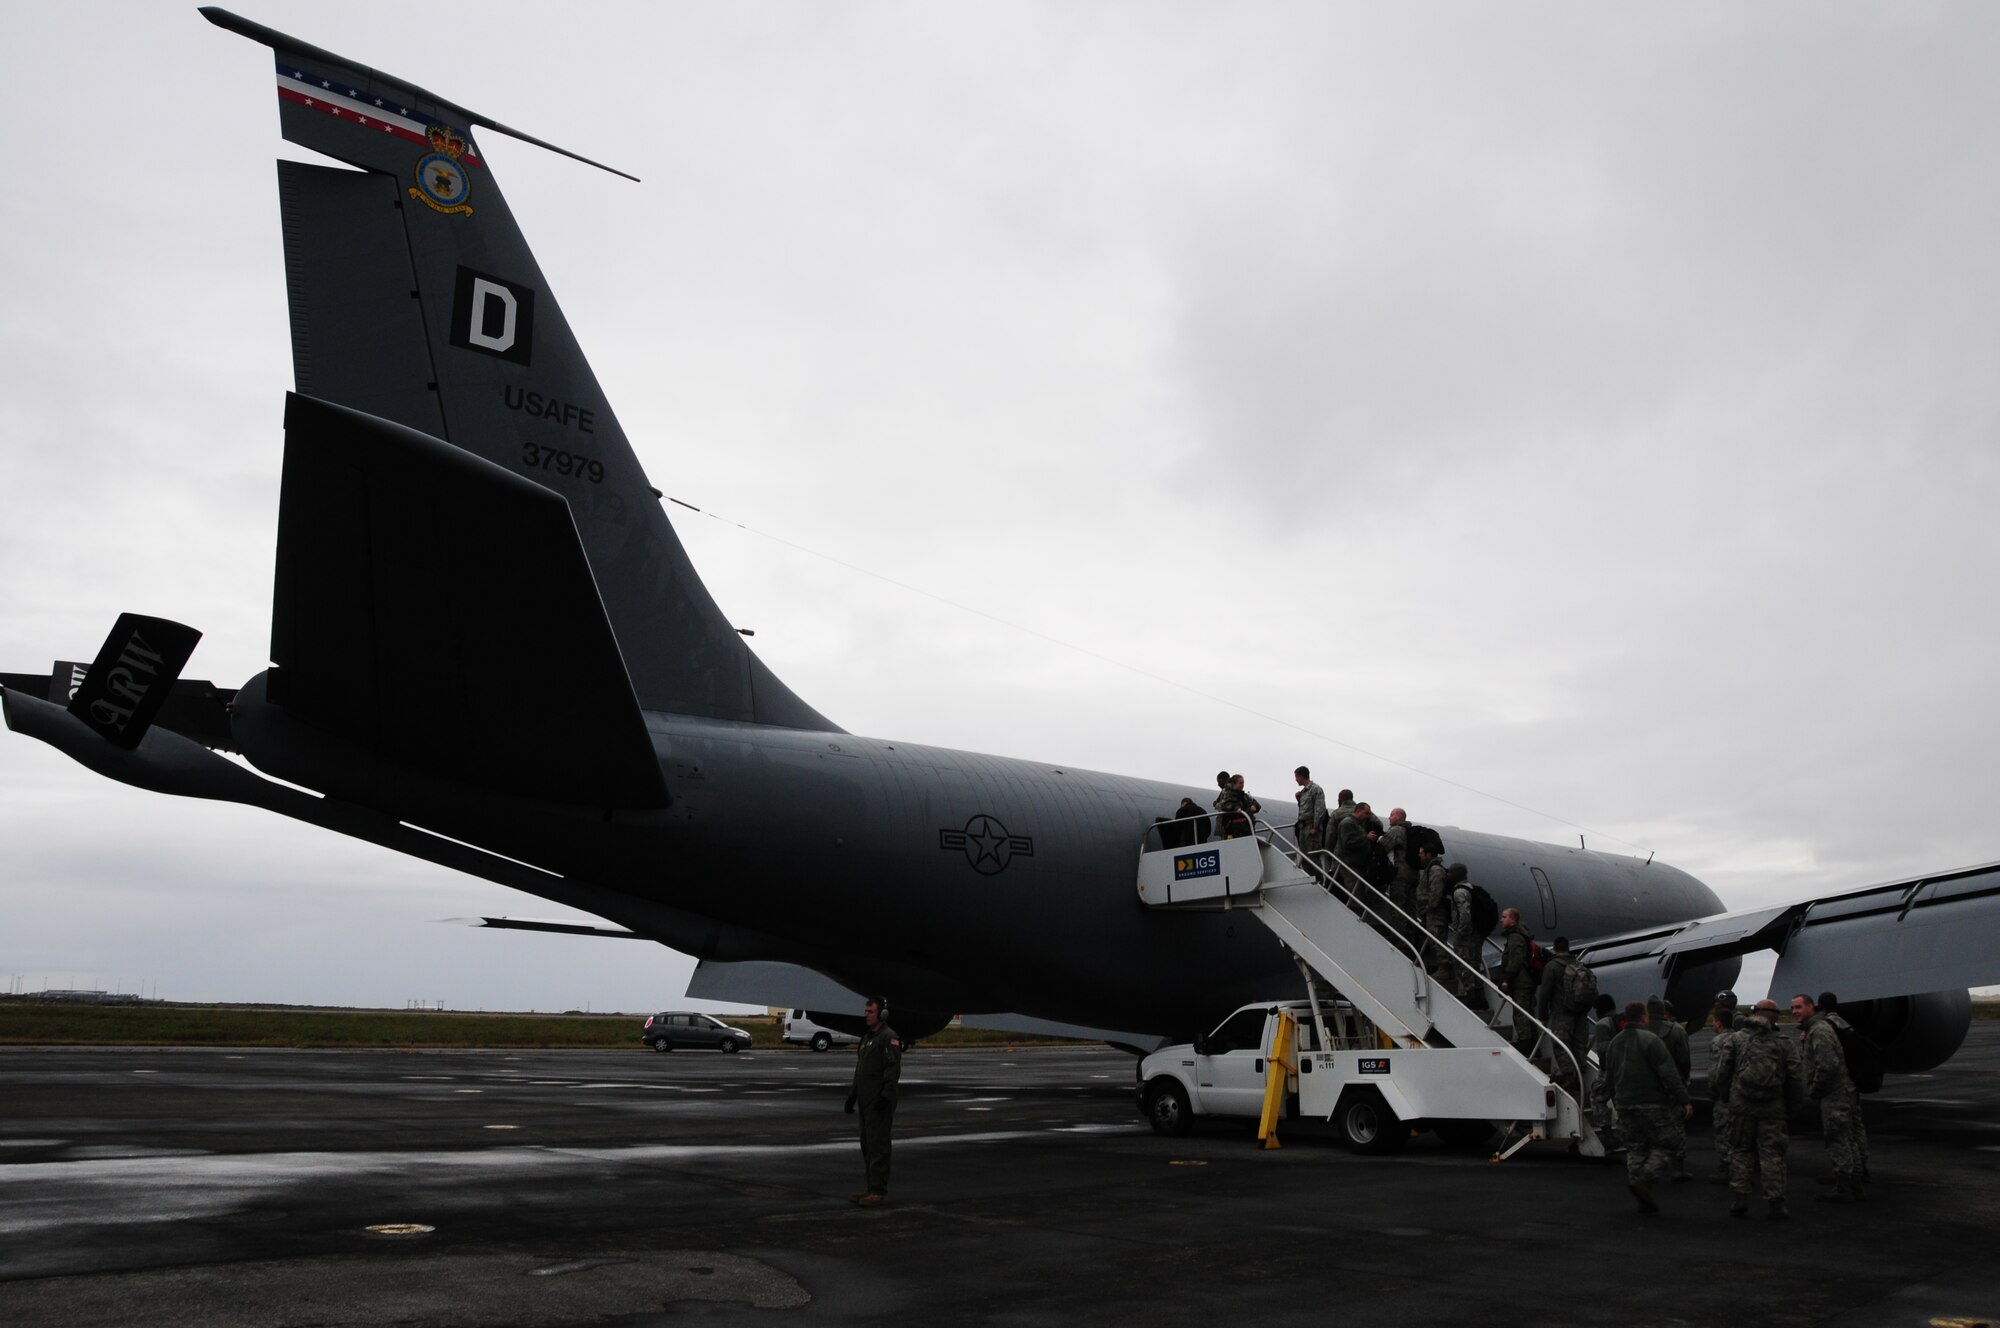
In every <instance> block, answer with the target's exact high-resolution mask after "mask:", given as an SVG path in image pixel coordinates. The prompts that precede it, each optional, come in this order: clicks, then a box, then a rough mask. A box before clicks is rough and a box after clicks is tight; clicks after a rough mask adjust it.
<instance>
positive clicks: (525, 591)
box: [249, 395, 667, 808]
mask: <svg viewBox="0 0 2000 1328" xmlns="http://www.w3.org/2000/svg"><path fill="white" fill-rule="evenodd" d="M271 660H272V669H271V672H270V675H269V681H268V684H267V686H266V695H267V696H268V699H269V700H270V701H271V702H273V703H275V704H277V705H279V706H282V707H283V708H284V709H285V711H286V712H287V713H288V714H290V715H291V716H293V717H294V718H296V719H298V720H300V721H302V722H304V723H307V724H310V725H311V726H313V727H314V728H315V729H318V730H319V731H320V732H322V733H326V734H329V735H332V736H333V737H335V738H338V739H343V740H345V741H347V742H350V743H352V744H353V745H354V746H356V747H358V748H360V749H363V750H366V751H370V752H373V753H376V754H377V755H379V756H381V757H383V758H386V759H388V760H390V761H393V762H395V763H397V764H400V765H404V766H409V767H413V768H417V769H427V770H431V771H434V772H436V773H440V774H445V775H448V776H450V777H452V778H454V779H456V780H459V781H461V782H463V783H466V784H470V785H472V786H474V787H478V788H487V789H493V790H495V791H499V792H504V793H512V794H518V795H521V796H526V797H534V798H540V799H545V800H549V801H556V802H570V803H581V804H589V805H595V806H603V807H621V808H636V807H657V806H661V805H663V804H664V803H665V802H666V800H667V794H666V788H665V785H664V784H663V783H662V782H661V779H660V767H659V761H658V758H657V756H656V755H655V753H654V750H653V745H652V740H651V738H650V737H649V736H648V734H647V731H646V725H645V720H644V718H643V717H642V716H641V715H640V713H639V707H638V704H637V701H636V699H635V697H634V696H633V693H632V687H631V684H630V682H629V681H628V680H627V678H626V671H625V666H624V663H623V661H622V660H621V659H620V658H619V653H618V643H617V641H616V639H615V638H614V637H613V635H612V633H611V630H610V625H609V623H607V622H606V620H605V617H604V613H603V610H602V609H601V608H600V606H599V604H598V598H597V594H596V589H595V587H594V585H593V584H592V581H591V573H590V567H589V564H588V563H587V562H586V561H585V560H584V557H583V551H582V549H581V547H580V546H579V544H578V541H577V536H576V528H575V526H574V525H573V524H572V522H571V519H570V513H569V511H568V509H567V508H566V507H565V506H564V504H563V501H562V498H561V497H560V496H559V495H557V494H555V493H552V492H550V491H549V490H548V489H546V488H544V487H542V486H541V485H538V484H535V483H533V482H531V481H529V480H526V479H523V478H522V477H520V476H518V475H514V474H511V473H509V472H508V471H506V470H504V469H502V468H501V467H499V466H495V465H492V464H490V463H488V462H485V461H481V460H480V459H478V458H477V457H474V456H470V455H468V454H466V453H465V452H463V451H461V450H460V449H458V448H454V447H452V446H450V445H449V444H446V443H443V442H440V441H439V440H437V439H435V438H431V437H428V436H426V435H424V434H422V433H419V432H417V431H416V430H413V429H406V428H403V427H402V426H400V425H397V424H394V423H391V422H389V421H386V420H380V419H374V418H371V417H370V416H367V415H363V414H360V413H359V412H356V411H351V410H347V409H345V408H343V407H340V406H333V405H329V404H327V403H325V402H319V401H314V400H312V399H311V398H309V397H302V396H296V395H294V396H291V397H289V398H287V401H286V409H285V476H284V484H283V487H282V490H281V494H280V497H279V523H278V571H277V582H276V606H275V612H274V613H273V616H272V625H271ZM249 747H250V754H251V756H252V759H253V760H254V759H256V758H257V756H258V752H257V751H256V750H255V745H254V744H250V745H249Z"/></svg>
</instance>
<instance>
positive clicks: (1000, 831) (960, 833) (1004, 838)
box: [938, 815, 1035, 876]
mask: <svg viewBox="0 0 2000 1328" xmlns="http://www.w3.org/2000/svg"><path fill="white" fill-rule="evenodd" d="M938 847H939V848H942V849H958V850H960V851H962V852H963V853H964V854H965V860H966V862H968V863H970V864H971V866H972V869H973V870H974V871H976V872H978V873H979V874H980V875H981V876H992V875H995V874H997V873H999V872H1003V871H1005V870H1007V864H1008V863H1010V862H1012V861H1013V860H1014V859H1015V858H1017V857H1021V858H1032V857H1034V856H1035V841H1034V840H1033V838H1031V837H1030V836H1028V835H1010V834H1008V833H1007V827H1006V826H1004V825H1002V824H1000V822H999V821H997V820H995V819H994V818H993V817H991V816H984V815H982V816H975V817H973V818H972V819H971V820H969V821H967V822H966V823H965V828H964V829H963V830H940V831H938Z"/></svg>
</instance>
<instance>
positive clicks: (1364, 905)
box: [1262, 823, 1584, 1105]
mask: <svg viewBox="0 0 2000 1328" xmlns="http://www.w3.org/2000/svg"><path fill="white" fill-rule="evenodd" d="M1262 824H1263V828H1264V829H1265V830H1266V831H1268V832H1269V833H1270V835H1271V838H1272V839H1273V840H1276V841H1278V842H1279V843H1283V844H1285V845H1288V846H1290V847H1291V848H1292V849H1293V851H1294V852H1295V853H1296V852H1300V850H1299V848H1298V845H1297V844H1296V843H1294V842H1293V841H1292V839H1291V838H1290V837H1289V836H1287V835H1285V834H1284V833H1283V832H1282V831H1280V830H1279V829H1278V828H1277V827H1276V826H1273V825H1270V824H1269V823H1262ZM1265 842H1267V843H1269V842H1270V841H1269V840H1267V841H1265ZM1273 847H1276V845H1273ZM1311 852H1317V853H1324V854H1326V855H1327V857H1329V858H1331V859H1332V860H1333V862H1334V863H1335V865H1337V866H1339V867H1340V868H1341V869H1342V870H1343V871H1345V872H1346V873H1347V874H1348V875H1350V876H1352V877H1353V878H1354V879H1355V880H1356V881H1358V882H1359V883H1360V884H1361V885H1364V886H1366V887H1367V888H1368V890H1369V891H1370V892H1371V893H1373V894H1374V895H1375V897H1376V898H1377V899H1379V900H1380V901H1381V902H1382V903H1383V904H1384V905H1385V906H1387V907H1388V908H1389V910H1390V911H1391V912H1393V913H1395V915H1396V916H1397V917H1399V918H1402V919H1403V920H1404V921H1405V922H1408V923H1410V924H1411V925H1412V926H1414V927H1415V928H1416V929H1417V931H1418V933H1419V934H1420V935H1423V936H1426V937H1428V936H1430V931H1429V929H1428V928H1426V927H1425V926H1424V925H1423V924H1422V923H1421V922H1418V921H1417V919H1415V918H1413V917H1411V916H1410V915H1409V914H1408V913H1405V912H1404V911H1403V909H1402V908H1401V907H1400V906H1399V905H1398V904H1397V903H1396V901H1395V900H1393V899H1391V898H1389V896H1388V895H1387V894H1386V893H1384V892H1383V891H1382V889H1381V887H1379V886H1377V885H1375V884H1374V883H1373V882H1371V881H1370V880H1369V879H1368V878H1367V877H1365V876H1363V875H1362V874H1361V873H1360V872H1359V871H1356V870H1355V869H1354V868H1353V867H1352V866H1351V865H1349V864H1348V863H1347V862H1346V861H1345V860H1344V859H1343V858H1342V857H1341V856H1340V854H1339V853H1337V852H1335V851H1334V850H1333V849H1330V848H1323V849H1315V850H1311ZM1308 856H1309V855H1307V854H1304V853H1301V855H1300V865H1301V867H1303V868H1304V869H1305V870H1306V871H1307V872H1308V873H1310V874H1312V875H1315V876H1318V875H1320V873H1318V872H1315V871H1313V869H1312V867H1311V866H1310V865H1309V862H1308ZM1338 879H1339V876H1338V873H1331V872H1330V873H1327V874H1326V875H1325V876H1324V877H1323V878H1322V880H1321V884H1322V885H1323V886H1324V888H1325V889H1326V892H1327V893H1328V894H1331V895H1333V896H1334V897H1335V898H1337V899H1345V900H1346V901H1347V903H1348V905H1349V907H1351V908H1355V909H1358V910H1359V911H1360V912H1362V913H1363V914H1364V915H1366V916H1367V917H1369V918H1372V919H1374V920H1375V921H1378V922H1381V923H1382V924H1383V927H1384V928H1385V929H1386V931H1387V933H1388V935H1390V936H1395V937H1398V938H1400V939H1401V940H1402V941H1403V948H1404V949H1405V950H1408V951H1410V952H1411V953H1413V954H1414V955H1415V956H1416V959H1415V961H1414V962H1415V963H1416V964H1417V965H1418V966H1419V967H1424V966H1425V965H1424V958H1423V949H1422V947H1421V946H1419V945H1417V944H1416V943H1415V942H1412V941H1410V940H1409V938H1408V937H1407V936H1404V935H1403V933H1402V929H1401V928H1399V927H1396V926H1394V925H1393V924H1391V923H1390V922H1389V920H1388V919H1386V918H1384V917H1382V915H1381V914H1379V913H1377V912H1376V911H1375V908H1374V907H1373V906H1372V905H1371V904H1370V903H1369V902H1368V901H1367V900H1365V899H1363V898H1362V897H1361V894H1360V891H1359V890H1356V889H1351V888H1343V889H1336V888H1335V885H1334V882H1335V881H1336V880H1338ZM1482 939H1486V940H1490V939H1491V938H1490V937H1489V938H1482ZM1438 949H1439V950H1440V951H1442V952H1443V953H1444V954H1445V955H1446V956H1447V957H1448V958H1449V959H1451V961H1452V962H1453V963H1456V964H1457V965H1458V966H1459V967H1460V968H1462V969H1465V970H1466V971H1467V972H1469V973H1471V974H1472V976H1473V977H1474V978H1475V979H1476V980H1478V982H1479V983H1480V984H1481V985H1482V986H1484V987H1485V988H1486V989H1487V990H1488V991H1490V992H1492V993H1493V994H1494V995H1495V996H1497V997H1499V998H1500V999H1501V1001H1503V1002H1505V1003H1506V1004H1508V1005H1511V1006H1513V1007H1514V1008H1515V1010H1517V1011H1519V1012H1520V1014H1521V1015H1522V1016H1524V1017H1525V1018H1526V1019H1527V1021H1528V1022H1529V1023H1531V1024H1533V1025H1534V1026H1535V1027H1536V1028H1538V1029H1540V1030H1541V1032H1542V1035H1543V1036H1544V1037H1546V1038H1548V1040H1549V1045H1550V1046H1552V1047H1557V1048H1560V1049H1561V1051H1562V1054H1563V1055H1564V1056H1567V1057H1568V1058H1569V1063H1570V1065H1571V1067H1572V1068H1574V1069H1575V1070H1576V1083H1577V1093H1578V1094H1579V1096H1578V1097H1577V1099H1576V1100H1577V1102H1578V1103H1579V1105H1580V1104H1581V1102H1582V1098H1581V1096H1580V1095H1581V1093H1582V1091H1583V1084H1584V1077H1583V1066H1582V1065H1581V1064H1580V1063H1579V1062H1578V1060H1577V1056H1576V1053H1575V1052H1574V1051H1572V1050H1571V1049H1570V1046H1569V1044H1568V1043H1567V1042H1564V1041H1563V1040H1562V1039H1561V1038H1559V1037H1557V1036H1556V1031H1555V1030H1554V1029H1553V1028H1550V1027H1549V1026H1548V1025H1547V1024H1545V1023H1543V1022H1542V1021H1541V1020H1539V1019H1537V1018H1535V1013H1534V1011H1532V1010H1530V1009H1528V1008H1527V1007H1526V1006H1525V1005H1522V1004H1521V1003H1520V1002H1519V1001H1517V1000H1515V999H1513V998H1512V997H1511V996H1509V995H1507V993H1506V992H1504V991H1502V990H1500V988H1499V986H1498V985H1496V984H1495V983H1494V981H1493V980H1492V979H1491V978H1489V977H1487V976H1486V974H1485V973H1483V972H1481V971H1480V970H1479V969H1478V968H1476V967H1474V966H1473V965H1471V964H1469V963H1467V962H1466V961H1465V959H1464V957H1463V956H1461V955H1460V954H1459V953H1458V952H1457V951H1456V950H1454V949H1452V948H1451V947H1450V946H1448V945H1445V944H1443V943H1442V942H1440V943H1439V944H1438ZM1461 1004H1463V1002H1461ZM1467 1008H1468V1009H1470V1007H1469V1006H1468V1007H1467ZM1488 1027H1491V1025H1490V1024H1489V1025H1488ZM1515 1051H1516V1053H1517V1054H1518V1055H1519V1056H1520V1057H1521V1059H1522V1060H1524V1061H1527V1062H1528V1064H1530V1065H1534V1063H1535V1062H1534V1058H1533V1057H1532V1056H1531V1055H1529V1054H1528V1053H1527V1052H1523V1051H1520V1049H1519V1048H1515ZM1536 1068H1537V1069H1539V1068H1540V1067H1539V1066H1536Z"/></svg>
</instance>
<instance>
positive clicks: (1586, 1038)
mask: <svg viewBox="0 0 2000 1328" xmlns="http://www.w3.org/2000/svg"><path fill="white" fill-rule="evenodd" d="M1596 1000H1597V974H1595V973H1593V972H1591V971H1590V966H1589V965H1588V964H1586V963H1584V962H1583V961H1582V960H1580V959H1578V958H1577V957H1576V956H1575V955H1572V954H1571V953H1570V952H1569V938H1568V937H1567V936H1558V937H1556V938H1555V940H1554V941H1552V942H1550V949H1549V961H1548V963H1547V964H1545V965H1543V967H1542V985H1541V990H1540V991H1539V992H1538V993H1537V995H1536V999H1535V1013H1536V1014H1537V1015H1538V1016H1540V1018H1541V1021H1542V1022H1543V1023H1545V1024H1547V1025H1548V1026H1549V1031H1550V1032H1552V1033H1554V1034H1555V1035H1556V1041H1558V1042H1560V1043H1562V1045H1563V1046H1565V1047H1568V1048H1569V1050H1570V1055H1569V1056H1565V1055H1563V1054H1562V1052H1560V1051H1556V1050H1553V1049H1551V1051H1550V1052H1549V1056H1550V1058H1551V1063H1552V1064H1553V1065H1554V1066H1555V1077H1556V1079H1557V1081H1558V1082H1560V1083H1562V1084H1563V1085H1564V1086H1565V1087H1567V1088H1569V1089H1570V1091H1571V1092H1575V1091H1576V1090H1577V1088H1578V1084H1577V1083H1576V1076H1577V1073H1578V1071H1580V1070H1581V1069H1582V1067H1583V1059H1584V1057H1585V1055H1587V1054H1588V1053H1589V1051H1590V1007H1591V1005H1592V1004H1593V1003H1594V1002H1595V1001H1596ZM1571 1056H1573V1057H1575V1060H1574V1062H1572V1060H1571Z"/></svg>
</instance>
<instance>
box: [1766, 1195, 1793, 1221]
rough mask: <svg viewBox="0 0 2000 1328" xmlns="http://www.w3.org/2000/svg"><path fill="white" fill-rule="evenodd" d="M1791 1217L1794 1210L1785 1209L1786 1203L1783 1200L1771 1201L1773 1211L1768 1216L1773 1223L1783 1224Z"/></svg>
mask: <svg viewBox="0 0 2000 1328" xmlns="http://www.w3.org/2000/svg"><path fill="white" fill-rule="evenodd" d="M1791 1215H1792V1210H1791V1209H1789V1208H1787V1207H1785V1201H1784V1200H1783V1199H1773V1200H1771V1211H1770V1213H1769V1214H1768V1216H1769V1217H1770V1219H1771V1220H1772V1221H1773V1222H1782V1221H1784V1220H1785V1219H1786V1218H1788V1217H1790V1216H1791Z"/></svg>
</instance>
